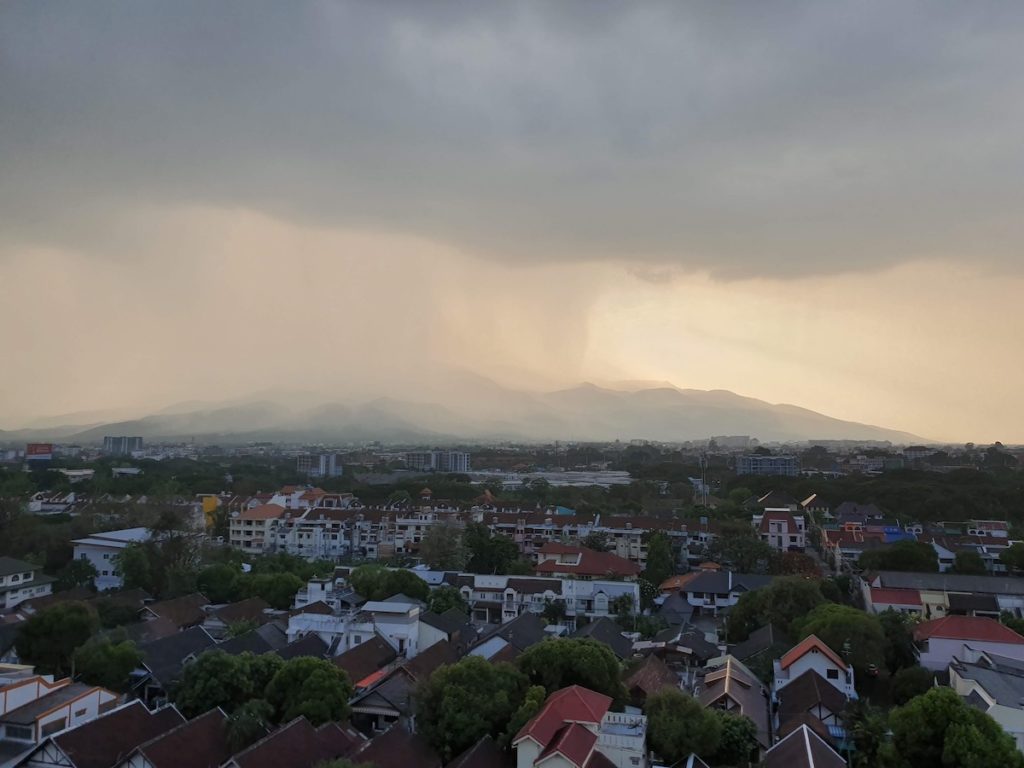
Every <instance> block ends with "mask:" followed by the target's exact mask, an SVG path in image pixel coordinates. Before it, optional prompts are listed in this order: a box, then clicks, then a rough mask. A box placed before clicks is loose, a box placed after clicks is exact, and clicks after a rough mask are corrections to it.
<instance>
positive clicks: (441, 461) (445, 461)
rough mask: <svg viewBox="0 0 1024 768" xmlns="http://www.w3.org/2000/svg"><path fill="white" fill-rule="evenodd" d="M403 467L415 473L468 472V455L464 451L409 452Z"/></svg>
mask: <svg viewBox="0 0 1024 768" xmlns="http://www.w3.org/2000/svg"><path fill="white" fill-rule="evenodd" d="M405 466H406V467H408V468H409V469H413V470H416V471H417V472H460V473H463V474H464V473H466V472H469V454H468V453H466V452H465V451H409V452H407V453H406V454H405Z"/></svg>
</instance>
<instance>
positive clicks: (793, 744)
mask: <svg viewBox="0 0 1024 768" xmlns="http://www.w3.org/2000/svg"><path fill="white" fill-rule="evenodd" d="M763 765H764V768H846V760H844V759H843V758H842V757H840V756H839V754H838V753H837V752H836V751H835V750H834V749H832V747H830V746H829V745H828V744H826V743H825V741H824V739H822V738H821V737H820V736H819V735H818V734H817V733H815V732H814V731H813V730H811V729H810V728H808V727H807V726H806V725H801V726H800V727H799V728H797V729H796V730H794V731H793V732H792V733H790V734H789V735H788V736H786V737H785V738H784V739H782V741H779V742H777V743H776V744H775V746H773V747H772V748H771V749H769V750H768V751H767V752H766V753H765V756H764V764H763Z"/></svg>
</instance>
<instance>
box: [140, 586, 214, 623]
mask: <svg viewBox="0 0 1024 768" xmlns="http://www.w3.org/2000/svg"><path fill="white" fill-rule="evenodd" d="M209 604H210V601H209V600H207V599H206V597H205V596H203V595H201V594H199V593H198V592H193V593H192V594H191V595H183V596H181V597H175V598H174V599H172V600H162V601H160V602H159V603H150V604H149V605H147V606H146V607H145V608H143V609H142V618H143V619H144V620H148V621H151V620H153V619H167V620H168V621H170V622H171V623H173V624H174V626H176V627H177V628H178V629H188V628H189V627H194V626H197V625H199V624H202V623H203V622H204V621H205V620H206V611H204V610H203V608H204V607H205V606H207V605H209Z"/></svg>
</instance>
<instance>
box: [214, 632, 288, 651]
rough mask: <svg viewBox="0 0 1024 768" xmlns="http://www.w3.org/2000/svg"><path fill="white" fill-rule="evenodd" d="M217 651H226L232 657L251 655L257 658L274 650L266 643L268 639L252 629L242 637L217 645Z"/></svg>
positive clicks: (229, 639)
mask: <svg viewBox="0 0 1024 768" xmlns="http://www.w3.org/2000/svg"><path fill="white" fill-rule="evenodd" d="M216 648H217V650H221V651H224V653H227V654H230V655H231V656H237V655H239V654H240V653H251V654H253V655H255V656H262V655H263V654H264V653H269V652H270V651H272V650H274V649H273V647H272V646H271V645H270V643H268V642H267V641H266V639H265V638H264V637H263V636H262V635H261V634H260V633H259V632H257V631H256V630H255V629H250V630H249V631H248V632H244V633H242V634H241V635H236V636H235V637H230V638H228V639H227V640H225V641H224V642H222V643H217V645H216Z"/></svg>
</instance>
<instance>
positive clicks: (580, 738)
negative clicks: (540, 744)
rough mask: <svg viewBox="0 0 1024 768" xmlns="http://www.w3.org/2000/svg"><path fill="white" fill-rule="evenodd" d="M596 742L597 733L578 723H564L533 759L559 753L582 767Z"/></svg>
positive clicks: (537, 760)
mask: <svg viewBox="0 0 1024 768" xmlns="http://www.w3.org/2000/svg"><path fill="white" fill-rule="evenodd" d="M595 744H597V734H596V733H594V732H593V731H591V730H590V729H589V728H587V727H586V726H584V725H580V724H579V723H565V724H564V725H563V726H562V727H561V728H560V729H559V730H558V731H557V732H556V733H555V735H554V738H552V739H551V741H550V742H548V745H547V746H546V747H545V748H544V750H543V751H542V752H541V753H540V755H539V756H538V757H537V759H536V760H535V761H534V765H536V764H538V763H542V762H544V760H546V759H547V758H549V757H551V756H552V755H560V756H561V757H564V758H565V759H566V760H568V761H569V762H570V763H572V764H573V765H574V766H577V767H578V768H583V766H584V765H585V764H586V762H587V758H588V757H590V754H591V752H593V751H594V745H595Z"/></svg>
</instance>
